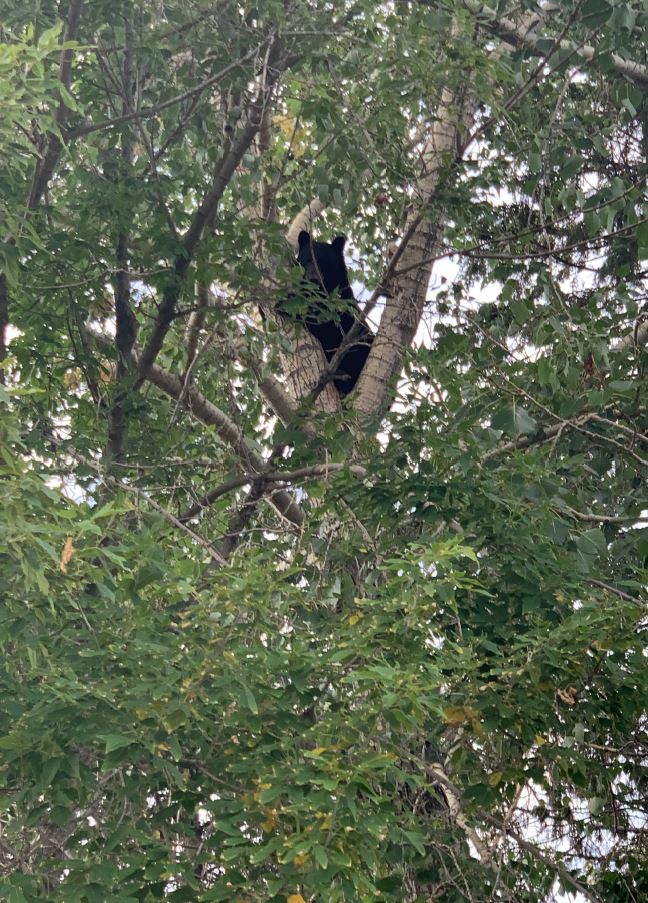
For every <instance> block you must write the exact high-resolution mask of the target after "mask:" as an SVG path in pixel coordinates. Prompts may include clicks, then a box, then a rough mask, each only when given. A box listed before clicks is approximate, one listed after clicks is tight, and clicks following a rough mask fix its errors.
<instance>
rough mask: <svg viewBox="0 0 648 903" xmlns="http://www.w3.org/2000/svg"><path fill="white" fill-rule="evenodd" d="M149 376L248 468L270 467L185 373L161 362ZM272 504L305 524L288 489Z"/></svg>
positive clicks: (105, 344) (134, 359) (102, 339)
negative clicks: (171, 370) (176, 373)
mask: <svg viewBox="0 0 648 903" xmlns="http://www.w3.org/2000/svg"><path fill="white" fill-rule="evenodd" d="M85 333H86V334H87V336H88V337H89V338H90V339H91V340H92V341H93V342H94V343H95V344H96V345H97V346H98V347H99V348H103V349H104V350H110V349H111V348H112V343H111V340H110V338H108V337H106V336H102V335H99V334H98V333H96V332H94V331H93V330H91V329H87V328H86V329H85ZM130 360H131V363H132V365H133V367H137V366H138V365H139V362H140V355H139V354H138V353H137V352H136V351H134V350H133V351H131V354H130ZM146 379H147V380H148V381H149V382H151V383H153V385H155V386H157V387H158V389H161V390H162V392H164V393H165V395H168V396H169V397H170V398H174V399H175V400H176V401H180V403H181V405H182V407H184V408H185V409H186V410H187V411H189V412H190V413H191V414H192V415H193V416H194V417H195V418H196V419H197V420H200V421H201V423H204V424H205V426H213V427H214V428H215V430H216V432H217V434H218V435H219V436H220V438H221V439H222V440H223V442H225V443H226V444H227V445H229V446H230V447H231V448H232V449H233V450H234V451H235V452H236V454H237V456H238V458H239V460H240V461H241V462H242V464H243V466H244V467H246V469H247V470H252V471H257V472H259V473H261V472H262V471H263V470H264V468H265V467H266V462H265V461H264V459H263V458H262V457H261V455H260V454H259V453H258V452H257V451H256V450H255V449H254V447H253V446H252V444H251V443H250V442H249V441H248V439H247V438H246V437H245V435H244V433H243V431H242V430H241V429H240V427H238V426H237V425H236V424H235V423H234V422H233V421H232V420H231V419H230V418H229V417H228V416H227V414H225V413H224V412H223V411H221V410H220V408H218V407H216V405H215V404H213V403H212V402H211V401H209V400H208V399H207V398H205V396H204V395H203V394H202V393H201V392H199V391H198V390H197V389H196V388H195V387H194V386H193V385H191V384H189V385H187V384H186V383H185V382H184V381H183V380H182V378H181V377H179V376H174V375H173V374H171V373H169V372H168V371H166V370H163V369H162V367H160V366H158V365H157V364H152V365H151V366H150V367H149V368H148V371H147V375H146ZM271 501H272V504H273V506H274V507H275V508H276V510H277V511H278V512H279V514H281V515H282V517H285V518H286V520H288V521H289V522H290V523H291V524H293V525H294V526H295V527H302V526H303V525H304V523H305V516H304V512H303V511H302V509H301V507H300V506H299V505H298V504H297V503H296V502H295V501H294V499H293V498H292V496H291V495H290V493H289V492H287V491H286V490H283V489H282V490H279V491H278V492H276V493H275V494H274V495H273V497H272V500H271Z"/></svg>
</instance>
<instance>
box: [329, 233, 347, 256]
mask: <svg viewBox="0 0 648 903" xmlns="http://www.w3.org/2000/svg"><path fill="white" fill-rule="evenodd" d="M345 244H346V235H336V236H335V238H334V239H333V241H332V242H331V247H332V248H334V249H335V250H336V251H339V252H340V254H342V253H343V252H344V246H345Z"/></svg>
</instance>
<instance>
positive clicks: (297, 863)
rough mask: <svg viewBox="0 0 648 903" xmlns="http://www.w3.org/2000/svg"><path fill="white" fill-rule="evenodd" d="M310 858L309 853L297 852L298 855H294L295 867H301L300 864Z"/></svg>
mask: <svg viewBox="0 0 648 903" xmlns="http://www.w3.org/2000/svg"><path fill="white" fill-rule="evenodd" d="M309 859H310V856H309V855H308V853H297V855H296V856H293V865H294V866H295V868H299V866H300V865H303V864H304V863H305V862H308V860H309ZM289 903H290V901H289Z"/></svg>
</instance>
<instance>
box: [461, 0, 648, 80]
mask: <svg viewBox="0 0 648 903" xmlns="http://www.w3.org/2000/svg"><path fill="white" fill-rule="evenodd" d="M464 2H465V4H466V6H467V7H468V9H469V10H471V12H473V13H474V14H475V15H476V16H477V17H478V18H479V19H480V22H481V23H482V24H483V25H484V27H485V28H486V29H487V30H488V31H490V32H491V34H494V35H497V37H498V38H501V39H502V40H503V41H505V42H506V43H507V44H511V45H512V46H513V47H526V48H528V49H529V50H534V49H535V47H536V44H537V43H538V42H539V41H541V40H544V39H545V38H546V35H544V34H540V33H539V32H538V31H537V26H538V25H541V24H544V23H543V19H542V16H540V15H530V16H524V17H523V18H521V19H520V22H519V24H518V23H516V22H514V21H513V19H509V18H507V17H506V16H502V15H501V14H500V13H499V12H496V11H495V10H494V9H491V8H490V7H489V6H487V5H486V4H485V3H479V2H478V0H464ZM558 43H559V47H560V48H561V49H563V50H568V51H570V52H572V53H574V54H575V55H576V56H578V57H580V59H582V60H583V61H584V62H586V63H591V62H596V55H597V54H596V49H595V48H594V47H592V46H590V45H589V44H582V45H579V44H574V43H573V42H572V41H568V40H561V41H559V42H558ZM608 59H609V60H610V62H611V63H612V66H613V70H612V71H613V72H616V74H617V75H620V76H622V77H624V78H628V79H630V80H631V81H633V82H634V83H635V84H637V85H639V87H640V88H643V89H644V90H646V89H648V69H646V67H645V66H641V65H640V64H639V63H635V62H633V61H632V60H624V59H623V57H621V56H619V54H618V53H611V54H609V56H608V54H607V53H606V62H607V60H608ZM606 74H607V72H606Z"/></svg>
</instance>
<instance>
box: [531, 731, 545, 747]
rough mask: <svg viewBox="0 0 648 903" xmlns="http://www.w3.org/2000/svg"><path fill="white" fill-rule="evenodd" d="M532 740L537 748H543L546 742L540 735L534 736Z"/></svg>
mask: <svg viewBox="0 0 648 903" xmlns="http://www.w3.org/2000/svg"><path fill="white" fill-rule="evenodd" d="M534 739H535V742H536V743H537V744H538V746H544V744H545V743H546V742H547V741H546V740H545V738H544V737H543V736H542V734H536V735H535V738H534Z"/></svg>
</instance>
